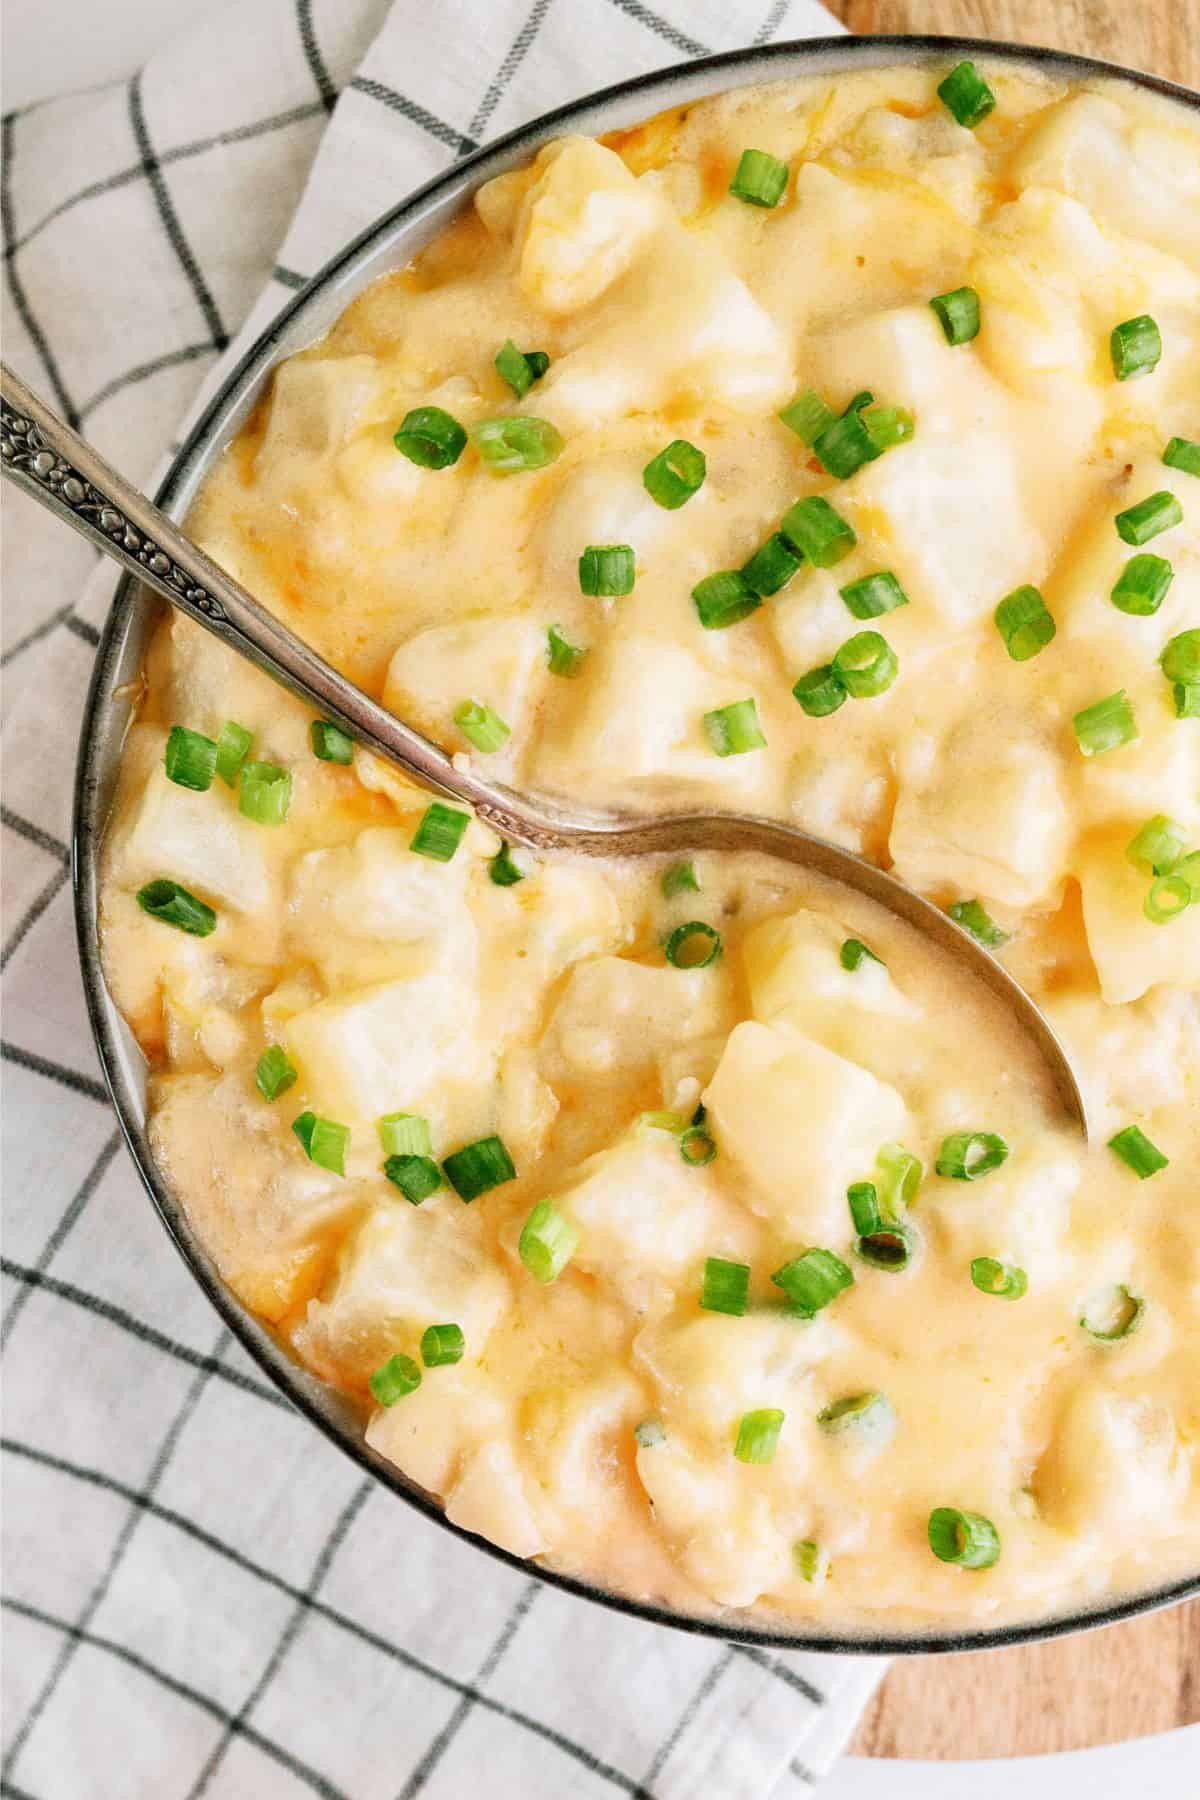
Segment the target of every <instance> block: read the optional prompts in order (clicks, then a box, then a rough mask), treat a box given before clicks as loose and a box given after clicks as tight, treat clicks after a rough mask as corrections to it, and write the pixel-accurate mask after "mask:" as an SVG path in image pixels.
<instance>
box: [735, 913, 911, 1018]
mask: <svg viewBox="0 0 1200 1800" xmlns="http://www.w3.org/2000/svg"><path fill="white" fill-rule="evenodd" d="M853 935H854V934H853V933H851V932H848V931H846V930H844V929H843V928H842V927H841V926H839V925H838V924H837V923H836V921H835V920H833V919H829V918H826V917H824V916H823V915H822V914H820V913H815V912H809V911H808V910H807V908H801V910H800V911H799V912H794V913H790V914H788V915H787V917H786V918H773V919H764V920H763V921H762V923H761V924H759V925H756V926H755V927H754V928H753V930H752V931H750V932H748V933H747V935H746V940H745V943H744V945H743V947H742V954H743V957H744V959H745V964H746V974H747V977H748V979H749V982H750V999H751V1005H752V1006H753V1009H754V1016H755V1018H756V1019H760V1020H761V1021H762V1023H763V1024H764V1025H773V1024H777V1023H782V1024H786V1025H794V1026H795V1027H796V1029H797V1030H798V1031H802V1032H807V1033H809V1034H811V1035H812V1036H813V1037H815V1038H818V1039H819V1040H820V1041H821V1042H822V1043H824V1044H828V1045H829V1047H830V1048H831V1049H838V1050H843V1051H844V1050H849V1049H850V1048H851V1046H852V1045H853V1043H854V1042H855V1041H859V1042H861V1040H862V1038H863V1036H864V1035H865V1034H869V1032H870V1030H871V1021H872V1019H876V1020H877V1019H879V1018H889V1019H910V1020H911V1019H914V1018H916V1017H917V1016H918V1011H919V1009H918V1008H917V1007H915V1006H914V1005H913V1003H912V1001H911V1000H909V999H908V998H907V997H906V996H905V995H904V994H903V993H902V992H901V991H900V989H899V988H898V987H897V986H896V984H895V982H894V981H893V980H892V977H891V975H890V974H889V973H888V971H887V969H886V968H885V967H884V965H883V963H882V962H876V961H874V960H873V959H872V958H871V957H864V958H863V960H862V961H861V962H860V963H859V965H858V967H857V969H844V968H843V967H842V961H841V947H842V945H843V943H844V942H845V940H846V938H847V937H850V936H853Z"/></svg>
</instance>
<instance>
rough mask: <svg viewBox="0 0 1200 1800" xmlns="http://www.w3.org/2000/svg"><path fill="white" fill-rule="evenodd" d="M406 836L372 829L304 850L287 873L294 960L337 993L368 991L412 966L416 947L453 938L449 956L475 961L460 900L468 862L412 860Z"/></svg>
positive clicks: (396, 830)
mask: <svg viewBox="0 0 1200 1800" xmlns="http://www.w3.org/2000/svg"><path fill="white" fill-rule="evenodd" d="M411 838H412V831H411V829H407V828H406V829H400V828H398V827H395V826H372V827H371V828H369V829H368V830H366V831H362V832H360V833H359V835H358V837H357V838H356V839H355V841H354V843H353V844H345V845H342V846H341V847H339V848H338V849H335V850H310V851H309V852H308V853H307V855H305V856H302V857H300V858H299V859H298V861H297V862H296V864H295V867H294V870H293V874H292V891H291V898H290V904H289V908H288V935H289V939H290V942H291V947H292V949H293V951H294V952H295V954H296V956H297V957H300V958H303V959H306V960H308V961H310V962H312V963H315V964H316V966H317V967H318V968H319V969H320V970H321V972H322V974H323V975H324V977H325V979H326V981H327V982H329V983H330V984H331V985H338V986H354V987H359V986H366V985H368V984H369V983H371V982H374V981H382V980H385V979H386V978H387V977H388V976H389V975H393V974H396V973H398V972H401V971H403V970H404V969H405V967H406V965H411V961H412V955H411V947H412V946H413V945H414V944H428V945H433V944H436V943H438V942H441V941H443V940H445V939H447V938H450V937H452V938H453V939H454V952H453V953H454V957H455V960H456V961H461V962H462V963H463V964H464V965H465V966H467V967H472V968H473V967H474V962H475V926H474V922H473V920H472V918H471V914H470V910H469V908H468V906H467V901H466V883H467V877H468V873H469V869H470V863H469V860H468V858H467V857H465V856H463V855H459V856H456V857H455V858H454V860H453V862H451V863H448V864H447V863H437V862H431V861H430V860H429V858H428V857H424V856H414V855H413V853H412V851H411V850H410V848H409V843H410V840H411Z"/></svg>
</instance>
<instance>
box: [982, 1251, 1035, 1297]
mask: <svg viewBox="0 0 1200 1800" xmlns="http://www.w3.org/2000/svg"><path fill="white" fill-rule="evenodd" d="M971 1280H972V1281H973V1282H974V1284H975V1286H976V1287H977V1288H978V1289H979V1291H980V1293H981V1294H995V1295H996V1297H997V1299H1000V1300H1019V1299H1020V1298H1021V1295H1022V1294H1023V1293H1024V1292H1025V1290H1026V1288H1027V1287H1028V1286H1029V1277H1028V1276H1027V1275H1026V1273H1025V1271H1024V1269H1018V1268H1016V1267H1015V1265H1014V1264H1012V1263H1002V1262H997V1261H996V1259H995V1257H994V1256H976V1257H974V1258H973V1259H972V1262H971Z"/></svg>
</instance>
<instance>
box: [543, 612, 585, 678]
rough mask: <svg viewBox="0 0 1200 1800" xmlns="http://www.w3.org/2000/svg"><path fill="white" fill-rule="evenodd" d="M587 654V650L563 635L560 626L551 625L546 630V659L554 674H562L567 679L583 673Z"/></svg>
mask: <svg viewBox="0 0 1200 1800" xmlns="http://www.w3.org/2000/svg"><path fill="white" fill-rule="evenodd" d="M586 655H587V651H586V650H583V649H580V647H579V645H578V644H573V643H572V642H571V641H570V639H569V638H566V637H564V636H563V634H562V628H561V627H560V626H558V625H551V626H550V628H549V630H548V631H547V632H546V661H547V663H548V664H549V666H550V673H551V674H552V675H562V676H564V677H565V678H566V680H568V681H570V680H572V679H573V678H574V677H575V676H576V675H579V674H581V673H582V670H583V662H584V658H585V657H586Z"/></svg>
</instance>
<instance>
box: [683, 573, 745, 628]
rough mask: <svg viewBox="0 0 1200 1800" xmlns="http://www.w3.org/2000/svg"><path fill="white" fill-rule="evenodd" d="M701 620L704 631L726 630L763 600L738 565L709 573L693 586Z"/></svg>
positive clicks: (697, 610)
mask: <svg viewBox="0 0 1200 1800" xmlns="http://www.w3.org/2000/svg"><path fill="white" fill-rule="evenodd" d="M692 599H693V601H694V602H695V605H696V612H697V613H698V615H699V618H700V623H701V624H702V625H703V627H704V629H705V631H724V629H725V627H726V626H727V625H736V624H737V622H738V620H739V619H745V618H747V617H748V616H749V614H750V613H752V612H755V611H757V609H758V608H759V607H760V606H761V605H762V600H761V598H760V596H759V595H758V594H756V593H755V591H754V589H753V588H752V587H751V586H750V584H749V582H748V581H747V580H746V577H745V576H744V575H743V574H742V573H741V572H740V570H738V569H722V570H721V571H720V572H719V573H718V574H716V575H706V576H705V577H704V580H703V581H698V582H697V583H696V585H695V587H694V588H693V589H692Z"/></svg>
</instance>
